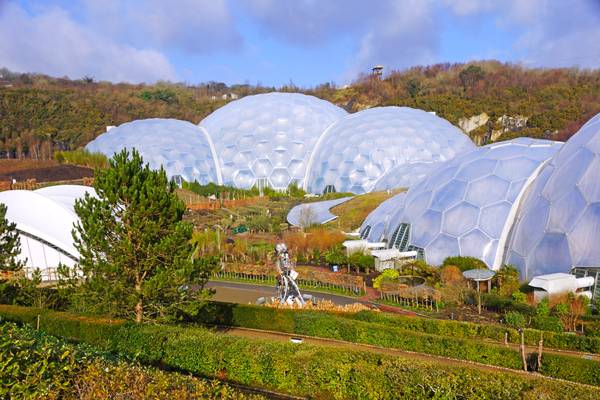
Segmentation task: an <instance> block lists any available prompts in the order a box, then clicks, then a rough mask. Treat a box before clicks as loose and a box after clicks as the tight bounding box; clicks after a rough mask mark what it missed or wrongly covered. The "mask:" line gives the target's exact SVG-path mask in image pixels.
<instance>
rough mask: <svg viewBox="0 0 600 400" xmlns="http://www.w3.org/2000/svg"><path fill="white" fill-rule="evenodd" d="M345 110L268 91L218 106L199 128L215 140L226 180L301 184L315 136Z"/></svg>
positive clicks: (243, 184) (276, 186)
mask: <svg viewBox="0 0 600 400" xmlns="http://www.w3.org/2000/svg"><path fill="white" fill-rule="evenodd" d="M346 114H347V113H346V111H344V110H343V109H341V108H339V107H337V106H335V105H334V104H332V103H329V102H327V101H324V100H320V99H318V98H316V97H313V96H307V95H303V94H298V93H266V94H258V95H254V96H247V97H244V98H242V99H240V100H236V101H233V102H231V103H229V104H227V105H225V106H223V107H221V108H219V109H218V110H216V111H214V112H213V113H212V114H210V115H209V116H207V117H206V118H205V119H204V120H202V122H200V128H201V129H203V130H205V131H206V132H207V133H208V134H209V135H210V137H211V138H212V140H213V141H214V144H215V148H216V150H217V155H218V160H219V163H220V167H221V171H222V173H223V182H224V183H225V184H228V185H233V186H236V187H239V188H245V189H248V188H251V187H253V186H255V185H259V186H269V187H272V188H274V189H286V188H287V187H288V186H289V185H290V184H291V183H296V184H298V186H302V184H303V180H304V175H305V171H306V165H307V163H308V158H309V156H310V154H311V151H312V150H313V148H314V146H315V144H316V142H317V140H318V138H319V137H320V136H321V134H322V133H323V131H325V130H326V129H327V128H328V127H329V126H330V125H331V124H333V123H334V122H335V121H337V120H338V119H339V118H341V117H343V116H345V115H346Z"/></svg>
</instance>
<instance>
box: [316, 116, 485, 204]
mask: <svg viewBox="0 0 600 400" xmlns="http://www.w3.org/2000/svg"><path fill="white" fill-rule="evenodd" d="M474 147H475V145H474V144H473V142H471V140H470V139H469V137H468V136H467V135H465V134H464V133H463V132H462V131H461V130H460V129H458V128H457V127H455V126H453V125H452V124H450V122H448V121H446V120H445V119H443V118H440V117H437V116H435V115H434V114H432V113H428V112H426V111H422V110H417V109H413V108H408V107H376V108H371V109H367V110H364V111H360V112H357V113H355V114H351V115H348V116H346V117H345V118H343V119H341V120H340V121H338V122H337V123H336V124H335V125H333V126H332V127H331V128H330V129H328V130H327V132H325V133H324V134H323V137H322V138H321V139H319V142H318V144H317V147H316V148H315V150H314V152H313V154H312V156H311V160H310V163H309V170H308V171H307V179H306V180H305V189H307V190H308V191H310V192H312V193H322V192H323V191H330V190H335V191H337V192H353V193H357V194H359V193H366V192H370V191H371V190H372V189H373V186H374V185H375V184H376V182H377V180H378V179H380V178H381V177H382V176H384V175H385V173H386V172H388V171H389V170H391V169H392V168H394V167H396V166H399V165H409V164H413V163H433V162H440V161H446V160H450V159H452V158H454V157H455V156H456V155H458V154H460V153H462V152H464V151H467V150H471V149H473V148H474ZM421 167H422V165H421ZM411 172H412V169H411V168H409V167H407V168H406V169H405V170H403V171H401V173H402V174H411ZM392 181H393V182H392ZM387 182H390V183H396V180H395V179H390V180H389V181H387ZM407 183H414V179H410V178H406V179H404V180H403V179H398V184H399V185H406V184H407ZM386 188H387V187H386Z"/></svg>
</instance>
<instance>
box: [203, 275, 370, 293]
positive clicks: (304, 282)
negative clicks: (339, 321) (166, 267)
mask: <svg viewBox="0 0 600 400" xmlns="http://www.w3.org/2000/svg"><path fill="white" fill-rule="evenodd" d="M213 277H215V278H217V279H223V280H232V281H236V280H244V281H251V282H257V283H261V284H272V285H275V283H276V278H275V275H265V274H260V275H256V274H246V273H243V272H227V271H219V272H217V273H214V274H213ZM296 282H297V283H298V286H300V287H301V288H305V289H315V290H319V289H325V290H328V291H336V292H340V293H346V294H352V295H360V294H363V293H364V291H363V288H362V287H359V286H355V285H343V284H336V283H331V282H320V281H316V280H308V279H297V280H296Z"/></svg>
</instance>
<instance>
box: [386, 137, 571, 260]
mask: <svg viewBox="0 0 600 400" xmlns="http://www.w3.org/2000/svg"><path fill="white" fill-rule="evenodd" d="M560 146H561V143H560V142H552V141H547V140H537V139H529V138H519V139H515V140H512V141H507V142H500V143H495V144H491V145H487V146H484V147H481V148H478V149H475V150H473V151H471V152H468V153H465V154H462V155H460V156H458V157H456V158H454V159H453V160H450V161H448V162H446V163H443V164H441V165H440V166H439V167H437V168H436V169H435V170H434V171H433V172H432V173H431V174H430V175H429V176H428V177H427V178H426V179H424V180H423V181H421V182H419V183H418V184H416V185H415V186H413V187H412V188H410V189H409V191H408V193H407V195H406V201H405V204H404V208H403V209H402V210H399V211H398V214H397V215H396V216H395V217H394V216H392V217H391V218H392V219H394V225H395V226H391V227H390V228H389V229H388V230H387V231H388V235H389V236H388V237H387V239H388V242H389V241H390V239H391V235H392V234H393V232H394V231H395V229H396V228H397V227H398V225H399V224H400V223H407V224H410V229H411V231H410V242H409V245H412V246H415V247H418V248H422V249H424V250H425V258H426V261H427V262H428V263H430V264H434V265H439V264H441V263H442V261H443V260H444V259H445V258H446V257H448V256H455V255H463V256H472V257H476V258H479V259H481V260H483V261H484V262H485V263H486V264H487V265H488V266H489V267H490V268H494V269H495V268H499V267H500V266H501V261H502V255H503V248H504V246H503V242H504V241H505V240H506V237H507V236H508V230H509V229H510V227H511V226H512V221H513V219H514V215H515V214H516V209H517V206H516V205H515V204H516V203H517V204H518V202H519V199H520V196H522V193H523V191H524V189H525V188H526V186H527V185H528V184H529V183H531V181H532V180H533V179H534V177H535V176H536V175H537V173H538V172H539V169H540V167H541V165H542V164H543V163H544V162H545V161H546V160H548V159H549V158H550V157H552V155H553V154H554V153H555V152H556V151H557V150H558V149H559V148H560ZM399 215H400V216H399ZM401 250H403V249H401Z"/></svg>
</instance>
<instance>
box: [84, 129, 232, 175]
mask: <svg viewBox="0 0 600 400" xmlns="http://www.w3.org/2000/svg"><path fill="white" fill-rule="evenodd" d="M124 148H127V149H129V150H131V149H133V148H135V149H136V150H137V151H139V152H140V154H141V155H142V157H143V158H144V161H145V162H147V163H148V164H150V167H151V168H155V169H158V168H160V167H161V166H162V167H163V168H164V169H165V171H166V173H167V175H168V176H169V177H171V178H173V177H181V178H182V179H184V180H186V181H189V182H193V181H198V182H199V183H201V184H206V183H209V182H216V183H221V174H220V170H219V168H218V167H217V164H216V157H215V151H214V148H213V144H212V141H211V138H210V137H209V136H208V135H207V134H206V133H205V132H204V131H202V130H201V129H198V127H197V126H196V125H194V124H192V123H190V122H186V121H179V120H176V119H162V118H151V119H142V120H137V121H133V122H128V123H125V124H122V125H119V126H118V127H115V128H112V129H110V130H109V131H108V132H106V133H104V134H102V135H100V136H98V137H97V138H96V139H95V140H93V141H91V142H90V143H88V145H87V146H86V149H87V150H89V151H92V152H100V153H104V154H106V155H107V156H108V157H112V156H113V154H115V153H118V152H120V151H121V150H123V149H124Z"/></svg>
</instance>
